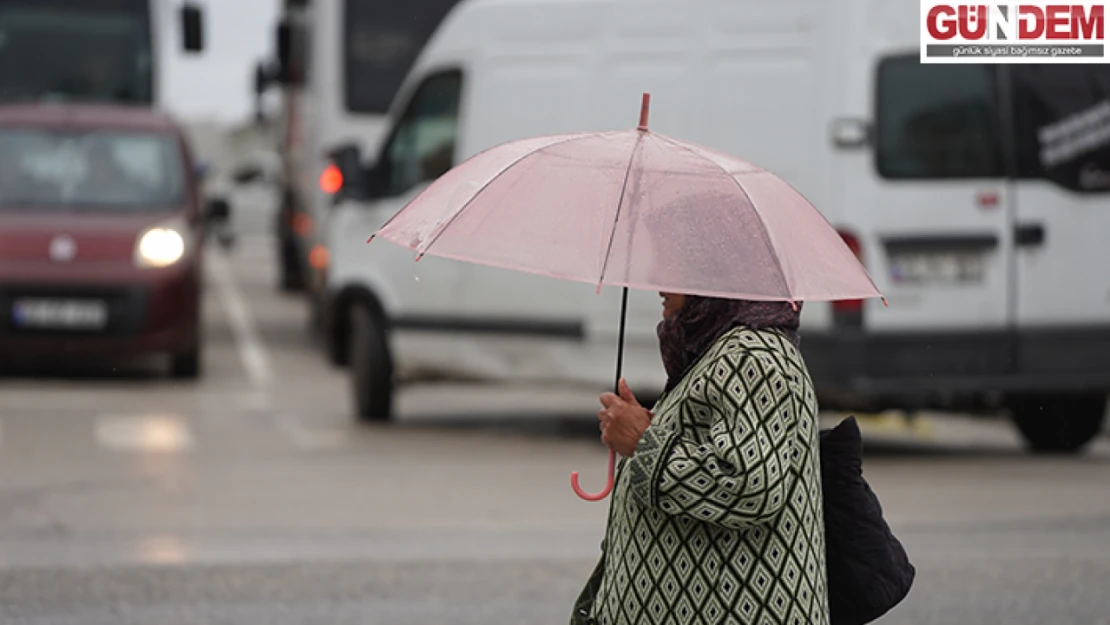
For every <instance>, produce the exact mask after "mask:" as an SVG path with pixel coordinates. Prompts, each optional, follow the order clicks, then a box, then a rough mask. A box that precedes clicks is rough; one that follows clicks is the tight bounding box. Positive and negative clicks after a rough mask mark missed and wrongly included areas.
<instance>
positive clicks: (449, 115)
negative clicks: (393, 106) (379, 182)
mask: <svg viewBox="0 0 1110 625" xmlns="http://www.w3.org/2000/svg"><path fill="white" fill-rule="evenodd" d="M461 95H462V72H460V71H457V70H453V71H448V72H443V73H439V74H434V75H432V76H429V77H428V78H427V79H426V80H425V81H424V83H423V84H421V85H420V86H419V87H418V88H417V89H416V92H415V94H414V95H413V97H412V99H411V100H409V104H408V108H407V109H406V110H405V113H404V115H403V116H402V117H401V120H400V122H399V123H398V124H397V126H396V127H395V129H394V131H393V135H392V137H391V138H390V140H389V144H388V145H387V146H386V148H385V153H384V155H383V157H384V161H385V163H384V164H385V169H386V171H385V174H386V188H387V195H389V196H397V195H400V194H402V193H404V192H406V191H408V190H409V189H411V188H413V187H414V186H416V185H418V184H420V183H422V182H429V181H432V180H435V179H436V178H438V177H440V176H442V175H443V174H445V173H447V170H449V169H451V167H452V166H453V165H454V160H455V139H456V137H457V136H458V126H459V100H460V99H461Z"/></svg>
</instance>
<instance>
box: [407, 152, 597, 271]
mask: <svg viewBox="0 0 1110 625" xmlns="http://www.w3.org/2000/svg"><path fill="white" fill-rule="evenodd" d="M595 136H597V134H596V133H583V134H580V135H575V136H573V137H568V138H566V139H563V140H562V141H556V142H554V143H549V144H547V145H545V146H543V147H542V148H537V149H535V150H532V151H531V152H528V153H527V154H524V155H522V156H520V157H519V158H517V159H515V160H513V162H511V163H509V164H508V165H506V166H505V167H504V168H503V169H502V170H501V171H499V172H497V175H495V176H494V177H493V178H490V179H489V181H487V182H486V183H485V184H484V185H482V188H481V189H478V191H477V192H475V193H474V195H472V196H470V199H468V200H467V201H466V202H465V203H463V205H462V206H460V207H459V210H457V211H455V214H454V215H451V218H450V219H448V220H447V222H446V223H444V224H443V225H442V226H440V227H439V229H438V230H436V231H435V232H433V233H432V236H431V240H429V241H428V244H427V245H425V246H424V249H423V250H421V251H419V252H418V253H417V255H416V260H420V259H421V257H423V256H424V253H425V252H427V251H428V249H429V248H430V247H432V245H433V244H435V242H436V241H437V240H439V237H440V235H442V234H443V233H444V232H445V231H446V230H447V228H449V227H451V224H453V223H455V220H456V219H458V218H459V215H462V213H463V211H465V210H466V209H467V207H469V206H470V205H471V204H473V203H474V200H476V199H478V196H479V195H481V194H482V193H484V192H485V190H486V189H488V188H490V185H492V184H493V183H495V182H497V181H498V179H500V178H501V176H503V175H505V172H507V171H509V170H510V169H512V168H513V167H516V166H517V165H518V164H520V162H521V161H523V160H524V159H526V158H528V157H530V156H534V155H536V154H539V153H540V152H543V151H544V150H547V149H550V148H554V147H557V146H560V145H564V144H567V143H570V142H572V141H581V140H582V139H589V138H591V137H595Z"/></svg>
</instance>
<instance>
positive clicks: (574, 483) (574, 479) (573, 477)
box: [570, 450, 617, 501]
mask: <svg viewBox="0 0 1110 625" xmlns="http://www.w3.org/2000/svg"><path fill="white" fill-rule="evenodd" d="M616 461H617V454H616V453H615V452H614V451H613V450H609V481H608V483H607V484H606V485H605V490H603V491H601V492H600V493H597V494H596V495H591V494H589V493H587V492H586V491H584V490H582V487H581V486H579V485H578V471H575V472H573V473H571V474H570V487H571V488H572V489H574V494H575V495H578V496H579V497H581V498H582V499H585V500H586V501H601V500H602V499H605V498H606V497H608V496H609V493H610V492H612V490H613V473H614V468H615V466H616Z"/></svg>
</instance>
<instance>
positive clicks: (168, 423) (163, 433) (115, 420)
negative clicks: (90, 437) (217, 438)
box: [96, 413, 193, 452]
mask: <svg viewBox="0 0 1110 625" xmlns="http://www.w3.org/2000/svg"><path fill="white" fill-rule="evenodd" d="M96 439H97V442H99V443H100V444H101V445H102V446H104V447H107V448H109V449H116V450H122V451H138V452H181V451H187V450H189V449H191V448H192V447H193V435H192V434H191V433H190V432H189V428H188V427H187V426H186V425H185V422H184V420H182V419H181V418H180V417H177V416H175V415H169V414H157V413H155V414H146V415H100V416H98V417H97V419H96Z"/></svg>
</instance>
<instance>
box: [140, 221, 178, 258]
mask: <svg viewBox="0 0 1110 625" xmlns="http://www.w3.org/2000/svg"><path fill="white" fill-rule="evenodd" d="M184 232H185V230H184V228H182V227H181V226H179V225H177V224H167V225H161V226H156V227H154V228H150V229H148V230H146V231H144V232H143V233H142V234H141V235H139V240H138V242H137V243H136V245H135V263H136V264H137V265H139V266H140V267H169V266H170V265H172V264H174V263H176V262H177V261H179V260H181V259H182V258H183V257H184V256H185V250H186V241H185V234H183V233H184Z"/></svg>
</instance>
